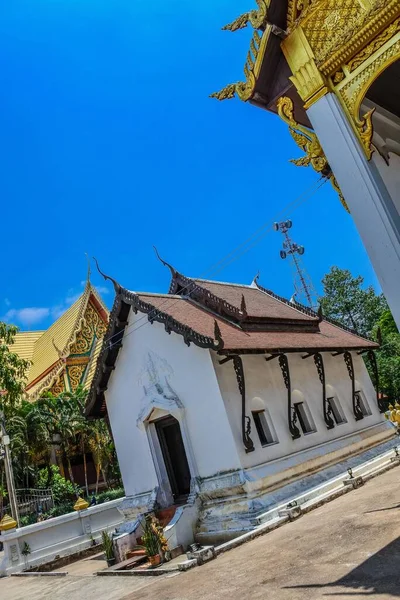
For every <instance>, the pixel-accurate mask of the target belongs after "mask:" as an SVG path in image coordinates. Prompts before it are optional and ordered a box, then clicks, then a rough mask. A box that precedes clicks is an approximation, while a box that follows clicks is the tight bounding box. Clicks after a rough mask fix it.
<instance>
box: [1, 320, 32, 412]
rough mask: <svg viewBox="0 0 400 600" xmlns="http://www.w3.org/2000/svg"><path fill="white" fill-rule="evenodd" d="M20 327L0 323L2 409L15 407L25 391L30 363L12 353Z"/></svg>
mask: <svg viewBox="0 0 400 600" xmlns="http://www.w3.org/2000/svg"><path fill="white" fill-rule="evenodd" d="M17 333H18V327H15V325H7V324H6V323H3V322H2V321H0V408H1V405H2V406H3V408H5V407H9V406H13V405H14V404H15V403H16V402H18V401H19V400H20V399H21V397H22V394H23V392H24V389H25V380H26V372H27V370H28V367H29V364H30V363H29V361H28V360H24V359H23V358H20V357H19V356H18V355H17V354H15V352H13V351H12V345H13V343H14V339H15V336H16V334H17Z"/></svg>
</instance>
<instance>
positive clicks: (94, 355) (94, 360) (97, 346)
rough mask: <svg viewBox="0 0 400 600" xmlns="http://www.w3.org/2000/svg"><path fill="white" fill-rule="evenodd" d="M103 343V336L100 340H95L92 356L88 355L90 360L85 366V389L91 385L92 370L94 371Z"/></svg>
mask: <svg viewBox="0 0 400 600" xmlns="http://www.w3.org/2000/svg"><path fill="white" fill-rule="evenodd" d="M102 345H103V338H101V339H100V340H96V342H95V345H94V347H93V352H92V356H91V357H90V362H89V364H88V367H87V371H86V377H85V382H84V384H83V387H84V388H85V390H89V389H90V386H91V385H92V379H93V377H94V372H95V371H96V365H97V359H98V357H99V354H100V350H101V347H102Z"/></svg>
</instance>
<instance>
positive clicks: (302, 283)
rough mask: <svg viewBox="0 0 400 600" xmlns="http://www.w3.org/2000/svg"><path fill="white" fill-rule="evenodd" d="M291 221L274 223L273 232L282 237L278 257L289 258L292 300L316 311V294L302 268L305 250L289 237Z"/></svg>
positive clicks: (309, 278)
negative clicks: (291, 272) (292, 289)
mask: <svg viewBox="0 0 400 600" xmlns="http://www.w3.org/2000/svg"><path fill="white" fill-rule="evenodd" d="M292 225H293V223H292V221H290V220H288V221H282V222H281V223H274V229H275V231H280V232H281V233H282V235H283V237H284V240H283V248H282V250H281V251H280V253H279V254H280V257H281V258H282V259H285V258H287V257H290V258H291V261H290V262H291V265H292V270H293V286H294V294H293V298H294V301H295V302H298V303H299V304H304V305H306V306H309V307H310V308H312V309H313V310H317V308H318V302H317V293H316V291H315V289H314V286H313V284H312V281H311V277H310V276H309V275H308V273H307V271H306V270H305V268H304V266H303V262H302V260H301V258H300V257H301V256H303V254H304V251H305V248H304V246H299V245H298V244H296V242H294V241H293V240H292V238H291V237H290V235H289V233H288V232H289V229H291V227H292Z"/></svg>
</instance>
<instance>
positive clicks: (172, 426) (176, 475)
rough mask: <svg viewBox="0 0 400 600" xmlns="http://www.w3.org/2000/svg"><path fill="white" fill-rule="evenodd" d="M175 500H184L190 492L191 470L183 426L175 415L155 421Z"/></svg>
mask: <svg viewBox="0 0 400 600" xmlns="http://www.w3.org/2000/svg"><path fill="white" fill-rule="evenodd" d="M155 426H156V430H157V435H158V439H159V441H160V446H161V451H162V454H163V458H164V462H165V467H166V469H167V473H168V478H169V483H170V485H171V490H172V494H173V496H174V501H176V502H182V501H183V500H184V499H185V497H186V496H187V495H188V494H189V492H190V470H189V465H188V461H187V458H186V452H185V446H184V445H183V440H182V434H181V428H180V426H179V422H178V421H177V420H176V419H175V418H174V417H164V418H162V419H159V420H158V421H156V422H155Z"/></svg>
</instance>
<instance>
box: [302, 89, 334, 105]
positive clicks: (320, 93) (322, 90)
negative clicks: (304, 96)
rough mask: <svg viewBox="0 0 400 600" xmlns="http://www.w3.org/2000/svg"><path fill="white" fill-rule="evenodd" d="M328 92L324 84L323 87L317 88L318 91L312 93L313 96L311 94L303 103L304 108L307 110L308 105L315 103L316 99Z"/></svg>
mask: <svg viewBox="0 0 400 600" xmlns="http://www.w3.org/2000/svg"><path fill="white" fill-rule="evenodd" d="M328 92H329V90H328V88H327V87H326V86H324V87H323V88H321V89H320V90H318V92H317V93H316V94H314V96H311V98H310V99H309V100H308V101H307V102H306V103H305V105H304V108H305V110H308V109H309V108H310V106H312V105H313V104H315V102H318V100H320V99H321V98H322V97H323V96H325V94H327V93H328Z"/></svg>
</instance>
